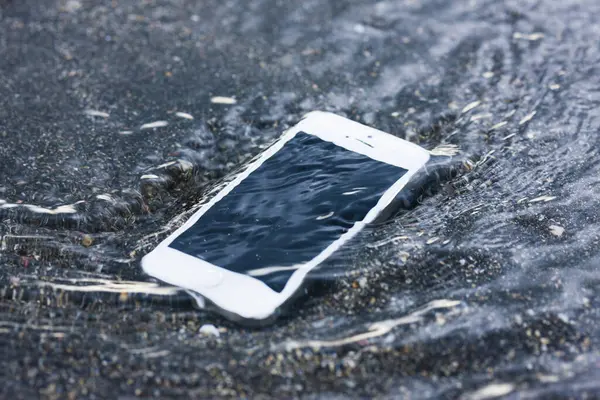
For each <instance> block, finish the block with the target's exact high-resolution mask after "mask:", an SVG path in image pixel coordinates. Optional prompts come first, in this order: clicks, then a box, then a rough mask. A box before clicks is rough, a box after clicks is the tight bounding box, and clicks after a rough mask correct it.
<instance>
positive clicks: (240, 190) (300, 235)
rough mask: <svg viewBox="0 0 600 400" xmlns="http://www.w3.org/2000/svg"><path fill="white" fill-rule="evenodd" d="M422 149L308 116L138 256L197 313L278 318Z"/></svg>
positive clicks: (376, 210) (379, 211)
mask: <svg viewBox="0 0 600 400" xmlns="http://www.w3.org/2000/svg"><path fill="white" fill-rule="evenodd" d="M428 160H429V152H428V151H426V150H425V149H423V148H421V147H419V146H417V145H415V144H413V143H410V142H407V141H405V140H403V139H400V138H397V137H395V136H392V135H390V134H387V133H384V132H381V131H379V130H376V129H373V128H369V127H367V126H364V125H361V124H359V123H357V122H354V121H351V120H349V119H346V118H343V117H340V116H337V115H334V114H330V113H325V112H319V111H314V112H311V113H309V114H307V115H306V116H305V117H304V118H303V119H302V120H301V121H300V122H299V123H298V124H297V125H295V126H294V127H292V128H290V129H289V130H287V131H286V132H285V133H284V134H283V135H282V136H281V137H280V138H279V139H278V140H277V141H276V142H275V143H274V144H273V145H271V146H270V147H269V148H268V149H266V150H265V151H264V152H263V153H262V154H260V155H259V156H257V157H256V158H255V159H254V161H252V162H251V163H249V165H248V166H247V167H246V168H244V169H242V170H241V171H239V172H238V174H237V175H236V176H235V177H234V178H233V179H231V180H230V181H229V182H228V183H226V184H225V185H224V186H223V187H221V188H220V190H219V191H218V192H217V193H216V194H215V195H214V197H212V198H210V200H209V201H208V202H207V203H206V204H204V205H203V206H201V207H200V208H199V209H198V211H197V212H196V213H195V214H193V215H192V216H191V217H190V219H189V220H188V221H187V222H186V223H185V224H184V225H183V226H181V227H180V228H179V229H177V230H176V231H175V232H174V233H173V234H171V235H170V236H169V237H168V238H166V239H165V240H164V241H163V242H161V243H160V244H159V245H158V246H157V247H156V248H155V249H154V250H153V251H152V252H150V253H149V254H147V255H146V256H145V257H144V258H143V259H142V267H143V269H144V271H145V272H146V273H147V274H149V275H151V276H153V277H155V278H157V279H159V280H161V281H164V282H167V283H169V284H172V285H176V286H179V287H181V288H183V289H186V290H187V291H188V292H189V293H190V294H191V295H192V296H194V298H195V299H196V300H197V303H198V305H199V306H201V307H204V306H207V307H208V306H210V307H214V308H215V309H216V310H218V311H219V312H220V313H222V314H223V315H225V316H226V317H228V318H230V319H233V320H237V321H240V322H248V323H260V322H266V321H270V320H272V319H274V318H276V317H277V316H278V315H280V314H281V313H282V311H283V310H285V309H286V306H287V305H289V304H291V302H292V301H293V300H294V299H295V298H297V296H298V295H299V294H300V293H301V292H302V291H303V289H304V287H305V284H306V282H307V274H309V272H310V271H311V270H314V269H315V268H317V267H318V266H319V265H321V264H322V263H324V262H325V261H326V260H328V259H329V258H330V257H331V256H332V255H333V254H334V253H336V252H337V251H338V250H339V249H340V248H342V247H343V246H344V245H346V244H347V243H348V241H349V240H350V239H352V238H353V237H354V236H355V235H356V234H357V233H359V232H360V231H361V230H362V229H363V228H364V227H365V226H366V225H367V224H369V223H372V222H373V221H375V220H376V219H378V217H380V216H381V215H383V214H385V213H387V212H389V209H390V207H392V206H393V204H394V200H395V199H397V198H399V197H401V193H402V190H403V188H405V187H406V186H407V184H408V183H409V182H410V180H411V178H412V177H414V176H415V175H416V174H417V172H419V171H422V170H423V169H424V167H425V164H426V163H427V161H428Z"/></svg>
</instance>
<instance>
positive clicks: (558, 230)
mask: <svg viewBox="0 0 600 400" xmlns="http://www.w3.org/2000/svg"><path fill="white" fill-rule="evenodd" d="M548 229H550V233H551V234H553V235H554V236H556V237H561V236H562V235H563V233H565V228H563V227H562V226H560V225H550V226H549V227H548Z"/></svg>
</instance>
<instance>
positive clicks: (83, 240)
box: [81, 235, 94, 247]
mask: <svg viewBox="0 0 600 400" xmlns="http://www.w3.org/2000/svg"><path fill="white" fill-rule="evenodd" d="M93 243H94V239H92V237H91V236H90V235H83V238H81V244H82V245H83V246H84V247H90V246H91V245H92V244H93Z"/></svg>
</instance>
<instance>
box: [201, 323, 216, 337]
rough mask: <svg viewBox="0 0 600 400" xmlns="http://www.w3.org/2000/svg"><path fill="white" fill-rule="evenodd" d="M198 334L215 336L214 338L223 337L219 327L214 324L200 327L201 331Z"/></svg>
mask: <svg viewBox="0 0 600 400" xmlns="http://www.w3.org/2000/svg"><path fill="white" fill-rule="evenodd" d="M198 333H200V334H201V335H204V336H214V337H219V336H221V334H220V333H219V330H218V329H217V327H216V326H214V325H212V324H205V325H202V326H201V327H200V329H199V330H198Z"/></svg>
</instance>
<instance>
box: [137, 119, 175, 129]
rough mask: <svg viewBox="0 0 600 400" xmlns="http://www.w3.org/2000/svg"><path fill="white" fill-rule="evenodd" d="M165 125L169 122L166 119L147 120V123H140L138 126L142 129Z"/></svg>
mask: <svg viewBox="0 0 600 400" xmlns="http://www.w3.org/2000/svg"><path fill="white" fill-rule="evenodd" d="M167 125H169V123H168V122H167V121H154V122H149V123H147V124H144V125H142V126H141V127H140V129H141V130H144V129H154V128H163V127H165V126H167Z"/></svg>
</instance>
